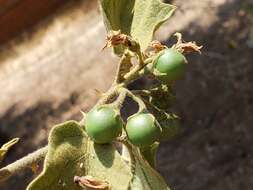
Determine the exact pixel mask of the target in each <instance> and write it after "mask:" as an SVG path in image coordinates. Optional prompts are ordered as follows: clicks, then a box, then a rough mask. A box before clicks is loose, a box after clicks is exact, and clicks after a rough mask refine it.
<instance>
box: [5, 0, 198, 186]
mask: <svg viewBox="0 0 253 190" xmlns="http://www.w3.org/2000/svg"><path fill="white" fill-rule="evenodd" d="M99 2H100V7H101V10H102V14H103V16H104V22H105V25H106V28H107V30H108V31H110V32H111V33H110V35H108V37H107V44H106V46H105V47H111V46H112V47H114V48H115V50H116V53H117V54H118V55H120V56H121V60H120V62H119V66H118V71H117V75H116V78H115V80H114V82H113V84H112V86H111V88H110V89H109V90H108V91H107V92H106V93H104V94H103V95H102V97H101V98H100V100H99V101H98V103H97V105H96V106H95V107H94V108H93V109H92V110H91V111H90V112H88V114H85V113H83V116H84V118H83V120H82V121H81V122H80V123H78V122H76V121H68V122H65V123H63V124H60V125H57V126H55V127H53V129H52V130H51V132H50V135H49V144H48V152H47V155H46V159H45V161H44V168H43V171H42V173H41V174H40V175H39V176H38V177H37V178H36V179H35V180H34V181H33V182H32V183H31V184H30V185H29V186H28V187H27V190H81V189H100V190H106V189H107V190H109V189H110V190H169V188H168V186H167V184H166V183H165V182H164V180H163V179H162V177H161V176H160V175H159V174H158V173H157V171H155V170H154V167H155V164H156V151H157V148H158V146H159V142H157V141H161V140H164V139H171V138H173V137H174V136H175V135H176V134H177V133H178V132H179V130H178V127H179V125H178V118H177V117H176V116H175V115H173V114H169V113H166V111H165V110H166V109H167V108H168V107H169V106H170V105H171V103H172V102H173V101H174V96H173V94H172V92H171V86H169V85H168V84H167V83H171V82H172V81H174V80H176V79H178V78H179V77H181V76H182V75H183V74H184V71H185V63H186V59H185V57H184V56H183V54H182V53H184V52H187V53H190V52H200V49H201V46H197V45H196V43H194V42H188V43H184V42H183V40H182V36H181V34H179V33H177V34H176V35H177V37H178V42H177V43H176V44H175V45H174V46H172V48H170V49H168V48H167V47H166V46H164V45H162V44H161V43H160V42H156V43H152V45H151V47H150V48H149V49H148V51H146V52H145V53H144V50H146V48H147V47H148V45H149V43H150V42H151V41H152V38H153V34H154V32H155V31H156V30H157V28H158V27H159V26H160V25H161V24H162V23H163V22H165V21H166V20H167V19H168V18H169V17H170V16H171V14H172V13H173V11H174V10H175V7H174V6H172V5H169V4H165V3H162V2H161V1H160V0H100V1H99ZM116 30H120V31H121V32H119V31H116ZM112 31H113V32H112ZM126 48H128V49H126ZM152 48H153V49H152ZM150 49H151V50H150ZM133 57H134V58H135V59H136V60H137V63H136V64H132V62H131V59H132V58H133ZM147 71H148V72H147ZM150 71H151V72H153V74H154V75H155V77H157V78H158V79H160V80H161V81H160V84H159V85H158V87H157V88H154V89H148V90H137V91H130V90H128V89H127V86H128V84H129V83H131V82H133V81H134V80H136V79H138V78H140V77H142V76H144V75H146V74H150ZM163 82H166V84H163ZM138 93H139V94H138ZM126 96H128V97H130V98H132V99H133V100H134V101H135V102H136V103H137V104H138V106H139V110H138V112H137V113H136V114H134V115H132V116H130V117H129V118H128V120H127V124H126V126H125V123H123V121H122V119H121V116H120V109H121V108H122V107H123V103H124V100H125V98H126ZM143 96H145V98H143ZM147 97H148V98H147ZM123 126H124V127H123ZM122 130H123V131H122ZM16 142H17V139H16V140H15V139H14V140H13V141H11V142H9V143H7V144H6V145H4V146H3V147H2V148H1V149H0V161H1V159H2V158H3V156H4V154H5V153H6V152H7V151H8V149H9V148H10V147H11V146H12V145H13V144H15V143H16ZM115 143H117V145H120V143H123V144H124V145H125V146H123V147H126V148H127V150H128V152H129V155H128V156H129V157H126V155H122V156H121V155H120V154H119V152H118V151H117V150H116V148H115V146H114V145H115ZM45 150H47V149H45ZM45 152H46V151H45ZM45 152H44V149H43V151H38V152H37V151H36V152H35V153H34V154H32V156H30V157H29V156H27V157H25V158H24V159H23V160H22V162H20V161H19V162H17V163H14V164H13V165H10V166H7V167H5V168H3V169H2V170H1V169H0V173H1V172H2V173H1V175H2V176H1V175H0V181H1V179H2V180H3V179H7V178H8V177H9V175H12V174H14V173H15V172H19V171H20V170H21V169H20V168H25V167H26V166H30V167H31V165H32V166H33V165H34V164H35V163H36V161H38V160H40V159H43V158H44V157H43V156H45ZM122 152H123V153H124V151H122ZM125 152H126V151H125ZM40 154H42V155H40ZM126 160H127V161H126ZM22 164H23V165H22ZM20 165H21V166H20ZM24 165H25V166H24ZM6 170H8V171H12V173H11V172H10V174H9V173H6V172H5V171H6ZM101 185H102V186H103V187H102V186H101ZM91 186H92V188H91Z"/></svg>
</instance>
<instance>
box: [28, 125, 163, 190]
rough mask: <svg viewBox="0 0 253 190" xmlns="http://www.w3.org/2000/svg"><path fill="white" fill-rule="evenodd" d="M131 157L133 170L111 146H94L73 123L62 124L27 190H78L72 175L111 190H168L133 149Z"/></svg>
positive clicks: (52, 132) (54, 131)
mask: <svg viewBox="0 0 253 190" xmlns="http://www.w3.org/2000/svg"><path fill="white" fill-rule="evenodd" d="M132 154H133V157H134V161H133V164H134V166H133V167H131V166H130V165H128V164H126V163H125V162H124V160H123V159H122V158H121V156H120V155H119V153H118V152H117V150H116V149H115V147H114V146H113V145H112V144H107V145H98V144H94V142H93V141H91V140H89V139H88V138H87V135H86V134H85V132H84V130H83V129H82V127H81V126H80V125H79V124H78V123H77V122H75V121H68V122H65V123H63V124H60V125H57V126H55V127H54V128H53V129H52V131H51V133H50V135H49V150H48V154H47V157H46V159H45V163H44V169H43V172H42V173H41V174H40V175H39V176H38V177H37V178H36V179H35V180H34V181H33V182H32V183H31V184H30V185H29V186H28V188H27V190H45V189H47V190H59V189H62V190H64V189H66V190H81V189H82V188H81V187H79V186H77V185H76V184H75V183H74V176H93V177H95V178H96V179H98V180H101V181H106V182H108V183H109V185H110V187H111V189H112V190H114V189H116V190H124V189H125V190H127V189H132V190H157V189H159V190H168V188H167V185H166V183H165V182H164V181H163V179H162V178H161V177H160V175H159V174H158V173H157V172H156V171H155V170H154V169H152V168H151V167H150V166H149V164H148V163H147V162H146V161H145V160H143V158H142V157H141V154H140V152H139V151H138V150H137V149H136V148H134V147H133V149H132ZM133 168H134V169H133Z"/></svg>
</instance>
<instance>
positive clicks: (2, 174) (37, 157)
mask: <svg viewBox="0 0 253 190" xmlns="http://www.w3.org/2000/svg"><path fill="white" fill-rule="evenodd" d="M47 151H48V147H47V146H46V147H44V148H41V149H39V150H37V151H35V152H33V153H31V154H28V155H27V156H25V157H23V158H21V159H20V160H17V161H16V162H13V163H11V164H9V165H7V166H5V167H4V168H1V169H0V183H2V182H4V181H5V180H7V179H8V178H9V177H11V176H13V175H15V174H17V173H19V172H20V171H22V170H24V169H26V168H27V167H29V166H31V165H32V164H33V163H36V162H38V161H41V160H43V159H44V158H45V156H46V153H47Z"/></svg>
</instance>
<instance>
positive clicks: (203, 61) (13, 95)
mask: <svg viewBox="0 0 253 190" xmlns="http://www.w3.org/2000/svg"><path fill="white" fill-rule="evenodd" d="M170 2H172V3H173V4H174V5H177V6H178V11H177V12H176V14H175V15H174V17H173V18H172V19H171V20H170V21H169V22H167V23H166V25H165V26H163V27H162V28H161V29H160V30H159V31H158V33H157V34H156V38H157V39H159V40H161V41H162V42H163V43H165V44H167V45H171V44H172V43H173V42H175V41H174V38H172V34H173V33H175V32H176V31H179V32H181V33H182V34H183V36H184V39H185V40H186V41H191V40H194V41H197V42H198V43H199V44H202V45H203V46H204V48H203V51H202V55H191V56H189V57H188V59H189V63H190V64H189V65H188V72H187V74H186V76H185V78H184V79H183V80H181V81H179V82H177V84H176V85H175V92H176V94H177V102H176V103H175V105H174V106H173V108H172V109H173V110H174V111H175V112H176V113H177V114H178V115H179V116H180V117H181V118H182V125H183V128H184V132H183V133H182V134H181V135H180V136H179V137H178V138H176V139H174V140H171V141H168V142H164V143H162V144H161V147H160V149H159V152H158V170H159V171H160V172H161V174H162V175H163V176H164V177H165V179H166V181H167V182H168V184H169V186H170V187H171V189H172V190H239V189H240V190H251V189H252V186H253V159H252V157H253V147H252V146H251V145H252V144H253V138H252V134H253V128H252V123H253V116H252V115H253V75H252V73H253V64H252V60H253V53H252V52H253V49H252V48H253V42H252V40H253V39H252V36H253V8H252V6H253V4H252V1H251V0H244V1H240V0H203V1H199V0H192V1H180V0H174V1H170ZM89 14H91V13H90V12H88V13H87V14H85V15H86V16H87V15H89ZM92 14H95V15H97V11H95V12H94V13H92ZM89 18H93V19H88V20H90V22H89V23H86V24H87V25H85V26H86V27H84V26H82V27H83V28H82V30H88V29H89V30H92V31H93V34H92V35H94V36H93V38H91V37H90V36H88V37H89V38H90V39H94V43H92V44H93V46H94V47H93V48H88V45H87V42H86V41H85V38H87V36H82V37H80V38H78V40H80V41H74V42H65V43H63V44H64V45H65V46H63V47H62V49H63V50H59V52H58V53H59V55H62V54H66V53H67V50H68V49H69V48H74V47H77V45H80V46H82V47H83V49H79V50H78V51H77V52H76V54H74V56H77V57H80V56H81V55H82V54H83V53H82V50H84V49H85V50H87V51H89V54H88V55H89V56H86V55H83V57H82V58H83V59H84V58H86V57H87V59H88V60H89V62H90V61H92V62H93V63H94V64H93V65H92V66H91V65H89V64H88V63H89V62H87V63H83V64H82V62H81V61H80V62H79V61H78V60H77V59H74V58H73V59H70V60H68V63H65V62H66V61H65V60H62V59H60V60H58V59H56V60H55V64H54V66H51V64H50V62H48V61H46V59H45V58H43V56H45V55H48V52H46V53H43V52H42V53H41V49H37V50H36V49H33V50H30V51H33V53H34V52H36V51H37V55H38V57H39V58H38V59H36V60H38V61H39V62H40V59H42V60H44V62H43V65H44V66H45V67H43V68H42V72H41V73H38V74H36V77H37V78H33V77H34V76H35V75H34V74H32V72H31V73H28V74H23V75H19V76H16V75H15V73H17V72H18V70H20V68H24V69H26V67H24V66H22V65H29V64H30V65H32V63H33V61H34V60H33V61H31V63H29V62H28V63H24V61H23V60H28V59H26V58H25V56H29V54H28V53H27V52H25V53H23V57H20V58H19V59H18V61H17V58H15V60H16V61H12V60H7V61H6V59H2V62H1V65H0V78H1V80H2V81H1V82H0V87H1V89H7V90H4V91H2V94H1V105H2V107H1V108H0V113H1V114H0V143H3V142H6V141H7V140H8V139H10V138H12V137H16V136H18V137H20V138H21V143H20V144H19V145H17V146H15V147H14V148H13V149H12V150H11V151H10V153H9V154H8V158H7V159H6V160H5V162H4V163H2V165H5V164H7V163H10V162H12V161H14V160H16V159H17V158H20V157H22V156H24V155H26V154H27V153H29V152H31V151H33V150H35V149H36V148H38V147H41V146H43V145H45V144H46V143H47V139H46V137H47V134H48V132H49V129H50V128H51V127H52V125H53V124H56V123H58V122H62V121H64V120H67V119H78V120H80V118H81V115H80V114H79V110H80V109H83V110H84V111H86V110H88V109H89V108H90V107H91V106H92V105H93V104H94V103H95V101H96V99H97V97H96V93H94V91H93V90H92V89H99V90H102V91H104V90H105V89H106V88H108V86H109V85H110V82H111V80H112V76H113V73H114V72H115V64H109V63H110V61H112V60H114V61H115V58H113V57H112V56H111V54H110V53H109V51H108V52H105V53H102V54H101V55H99V56H97V52H96V50H97V49H98V48H99V47H102V46H103V36H104V35H105V32H104V30H103V29H102V28H101V27H98V26H100V25H99V24H101V21H100V20H99V18H98V17H96V16H92V17H89ZM82 21H83V20H82ZM75 22H76V25H78V24H80V22H81V21H80V22H79V23H78V21H75ZM58 24H59V23H58ZM55 25H56V26H57V24H55ZM55 25H54V27H51V28H49V29H48V31H49V32H50V31H51V32H52V30H53V31H54V30H60V29H61V28H59V25H58V26H57V27H56V26H55ZM70 26H71V27H73V25H70ZM70 26H69V27H70ZM71 27H70V28H71ZM96 27H98V28H96ZM66 28H68V26H65V29H66ZM80 28H81V26H80ZM94 28H95V29H94ZM80 30H81V29H80ZM65 31H66V33H67V34H68V35H70V36H71V34H73V31H72V30H65ZM47 35H48V32H47V33H46V34H44V36H47ZM63 37H64V36H63ZM42 39H43V40H47V43H51V42H50V41H49V42H48V39H50V38H49V35H48V38H47V37H43V38H42ZM57 40H59V41H60V40H61V38H59V39H57ZM77 42H78V43H77ZM52 43H54V42H52ZM41 44H43V41H42V42H41ZM89 44H90V43H89ZM20 46H22V45H20ZM39 47H40V45H38V48H39ZM53 47H54V46H53ZM89 47H90V46H89ZM9 51H10V50H9ZM57 51H58V50H57ZM50 55H53V54H50ZM104 56H106V58H107V61H106V63H103V64H107V65H106V66H104V67H102V66H101V64H100V62H101V61H104V60H105V59H104ZM71 57H73V56H71ZM63 62H64V63H63ZM75 62H77V63H78V66H77V67H72V65H73V64H74V63H75ZM7 63H8V64H7ZM14 63H15V64H14ZM95 63H97V64H98V66H95V65H96V64H95ZM61 64H64V67H67V68H68V69H70V71H71V72H66V69H63V68H64V67H63V66H62V65H61ZM7 65H12V67H11V68H8V66H7ZM13 65H14V66H15V65H21V66H19V67H18V66H17V67H13ZM101 67H102V68H101ZM46 68H47V69H46ZM52 68H53V69H54V71H52ZM15 69H16V70H15ZM49 70H50V71H49ZM25 71H26V70H25ZM28 71H29V68H28ZM55 71H59V72H60V74H58V75H56V76H55V77H49V78H46V77H45V76H48V75H46V74H47V73H54V72H55ZM91 71H92V74H89V72H91ZM45 73H46V74H45ZM70 73H75V75H74V76H73V75H71V74H70ZM97 76H99V77H97ZM45 78H46V79H45ZM42 79H45V81H48V82H45V83H44V84H43V85H41V88H36V87H37V86H38V85H39V84H40V82H41V80H42ZM80 80H82V83H81V82H79V81H80ZM17 81H18V83H17ZM27 81H29V83H28V82H27ZM30 81H34V82H30ZM6 84H10V85H9V86H8V87H6ZM63 84H64V85H63ZM143 85H147V83H146V82H145V81H139V82H137V83H135V84H134V85H133V88H135V87H140V86H142V87H143ZM18 87H19V88H18ZM17 88H18V89H20V90H16V89H17ZM31 89H36V90H34V91H33V92H32V93H31ZM49 89H51V90H49ZM87 89H90V90H87ZM45 92H46V93H45ZM41 94H43V96H42V95H41ZM41 96H42V97H41ZM129 107H131V106H129ZM14 129H15V130H14ZM31 177H34V174H32V172H31V171H30V170H29V169H28V170H27V171H26V172H24V174H21V175H19V176H17V177H13V178H11V179H10V180H8V181H7V182H6V183H5V184H4V185H3V187H1V189H2V190H10V189H12V190H20V189H25V186H26V185H27V184H28V183H29V181H30V180H31Z"/></svg>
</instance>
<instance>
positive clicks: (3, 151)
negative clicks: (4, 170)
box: [0, 138, 19, 162]
mask: <svg viewBox="0 0 253 190" xmlns="http://www.w3.org/2000/svg"><path fill="white" fill-rule="evenodd" d="M18 141H19V138H15V139H12V140H11V141H9V142H7V143H5V144H4V145H3V146H2V147H1V148H0V162H1V161H2V160H3V159H4V157H5V155H6V153H7V152H8V151H9V149H10V148H11V147H12V146H13V145H15V144H16V143H17V142H18Z"/></svg>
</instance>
